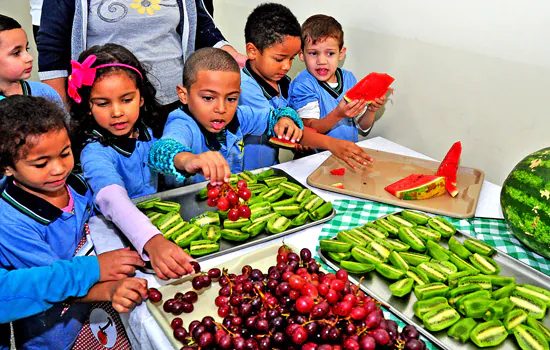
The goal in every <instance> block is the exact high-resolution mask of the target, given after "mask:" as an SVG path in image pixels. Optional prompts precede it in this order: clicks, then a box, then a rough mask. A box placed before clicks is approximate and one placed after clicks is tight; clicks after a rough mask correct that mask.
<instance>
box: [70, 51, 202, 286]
mask: <svg viewBox="0 0 550 350" xmlns="http://www.w3.org/2000/svg"><path fill="white" fill-rule="evenodd" d="M72 66H73V71H72V74H71V76H70V77H69V90H68V93H69V96H70V97H71V98H72V100H73V101H71V115H72V122H71V130H72V131H73V141H74V142H73V143H74V144H75V145H76V148H77V149H78V148H80V149H82V151H81V153H80V162H81V165H82V171H83V173H84V177H85V178H86V180H87V181H88V183H89V184H90V186H91V188H92V191H93V193H94V198H95V203H96V204H97V206H98V207H99V209H100V210H101V212H102V213H103V215H105V217H106V218H107V219H109V220H111V221H112V222H113V223H115V224H116V225H117V227H118V228H119V229H120V230H121V231H122V232H123V233H124V234H125V235H126V236H127V237H128V238H129V239H130V241H131V242H132V244H133V245H134V247H135V248H136V249H137V251H138V252H139V253H140V254H141V255H142V257H143V258H144V259H147V258H149V259H151V264H152V266H153V269H154V270H155V272H156V273H157V275H158V276H159V277H160V278H162V279H168V278H178V277H181V276H182V275H184V274H186V273H192V272H193V268H192V267H191V265H190V264H189V261H191V257H189V255H187V254H186V253H185V252H184V251H183V250H182V249H181V248H180V247H178V246H177V245H176V244H174V243H172V242H170V241H168V240H166V239H165V238H164V237H163V236H162V234H161V233H160V231H159V230H158V229H157V228H156V227H154V226H153V225H152V224H151V222H150V221H149V219H148V218H147V217H146V216H145V215H144V214H142V213H141V212H140V211H139V210H138V209H137V208H136V207H135V205H134V204H133V203H132V202H131V200H130V198H135V197H139V196H144V195H148V194H152V193H156V192H157V187H158V175H157V173H155V172H153V171H152V170H150V169H149V167H148V166H147V156H148V153H149V149H150V148H151V145H152V144H153V143H154V142H155V141H156V140H157V138H155V137H154V134H155V133H154V132H153V130H152V129H150V128H149V127H148V126H152V127H155V121H158V120H165V119H166V118H161V116H160V113H161V111H162V109H161V108H160V105H159V103H158V102H157V101H156V99H155V89H154V87H153V86H152V85H151V82H150V81H149V80H148V79H147V75H146V71H145V70H144V68H143V66H142V65H141V63H140V62H139V61H138V60H137V58H136V57H135V56H134V55H133V54H132V53H131V52H130V51H128V50H127V49H125V48H124V47H122V46H120V45H116V44H106V45H103V46H93V47H91V48H89V49H88V50H86V51H84V52H83V53H82V54H81V55H80V57H79V60H78V62H75V61H73V63H72ZM156 129H157V130H160V129H161V127H159V126H156Z"/></svg>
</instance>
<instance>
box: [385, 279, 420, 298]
mask: <svg viewBox="0 0 550 350" xmlns="http://www.w3.org/2000/svg"><path fill="white" fill-rule="evenodd" d="M413 285H414V280H413V279H412V278H403V279H402V280H399V281H397V282H395V283H392V284H390V290H391V293H392V294H393V295H394V296H396V297H402V296H405V295H407V294H409V293H410V292H411V291H412V288H413Z"/></svg>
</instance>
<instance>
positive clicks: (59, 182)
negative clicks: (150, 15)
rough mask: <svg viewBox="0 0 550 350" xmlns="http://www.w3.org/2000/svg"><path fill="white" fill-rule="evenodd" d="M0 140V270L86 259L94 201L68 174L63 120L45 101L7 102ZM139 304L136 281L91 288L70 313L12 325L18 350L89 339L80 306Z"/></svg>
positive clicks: (56, 310) (140, 285) (59, 309)
mask: <svg viewBox="0 0 550 350" xmlns="http://www.w3.org/2000/svg"><path fill="white" fill-rule="evenodd" d="M0 133H1V134H2V135H3V137H2V138H1V139H0V172H2V173H4V174H5V175H6V176H7V177H8V184H7V187H6V189H5V190H4V192H3V193H2V198H1V199H0V267H1V268H5V269H18V268H27V267H32V266H44V265H50V264H52V263H54V262H56V261H58V260H67V259H71V258H72V257H73V256H82V255H90V253H91V252H93V245H92V244H91V242H90V241H89V240H87V239H86V230H87V223H86V222H87V221H88V218H89V217H90V216H91V215H92V214H93V203H92V194H91V192H90V190H89V189H88V186H87V184H86V182H85V181H84V180H83V179H82V178H81V177H79V176H76V175H72V174H71V171H72V169H73V165H74V160H73V156H72V153H71V143H70V141H69V136H68V133H67V129H66V125H65V121H64V112H63V111H62V110H61V109H60V108H59V107H57V106H56V105H54V104H53V103H51V102H49V101H47V100H45V99H44V98H40V97H31V96H10V97H7V98H5V99H4V100H3V101H2V102H0ZM113 263H115V262H113ZM116 263H117V264H120V262H118V261H117V262H116ZM123 265H124V266H120V268H119V269H120V270H119V271H120V272H123V273H124V274H131V273H133V272H134V270H135V269H134V268H131V266H127V265H132V263H131V262H130V263H128V262H126V263H123ZM139 265H141V266H142V264H139ZM145 296H146V284H145V282H144V281H142V280H136V279H128V278H125V279H122V280H118V281H108V282H100V283H97V284H95V285H94V286H93V287H92V288H91V289H90V290H89V292H88V294H87V295H86V296H85V297H83V298H81V299H77V300H76V302H75V303H74V304H71V305H70V306H69V307H66V306H65V305H63V304H60V303H57V304H55V305H54V306H53V307H52V308H51V309H50V310H48V311H46V312H44V313H42V314H39V315H36V316H34V317H29V318H26V319H23V320H20V321H17V322H15V323H14V331H15V336H16V343H17V347H18V348H55V349H66V348H69V347H70V346H71V344H73V343H74V342H75V340H76V339H77V336H78V335H79V333H81V330H82V332H85V331H86V332H90V327H89V326H87V327H84V328H83V325H84V322H85V321H86V320H87V319H88V312H89V310H90V307H91V306H90V305H88V304H85V303H86V302H91V301H94V302H95V301H100V300H101V301H113V302H116V303H121V304H123V305H124V306H125V307H128V306H131V305H132V304H134V303H139V302H140V300H141V299H142V298H144V297H145ZM96 310H99V309H94V311H96ZM113 311H114V310H113ZM104 312H105V311H104ZM107 312H108V310H107ZM114 315H115V316H116V313H114ZM113 317H114V316H113ZM115 322H116V319H115ZM119 329H120V328H119V327H117V330H119ZM90 335H91V334H90ZM124 339H125V342H127V339H126V338H124ZM124 339H123V342H124Z"/></svg>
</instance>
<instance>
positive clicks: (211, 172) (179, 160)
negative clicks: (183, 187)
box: [174, 151, 231, 185]
mask: <svg viewBox="0 0 550 350" xmlns="http://www.w3.org/2000/svg"><path fill="white" fill-rule="evenodd" d="M174 165H175V166H176V168H177V169H180V170H185V171H186V172H188V173H192V174H195V173H201V174H202V175H203V176H204V178H205V179H207V180H210V182H211V183H212V185H221V184H223V183H224V182H229V177H230V176H231V169H230V168H229V164H227V160H225V158H224V157H223V156H222V155H221V153H220V152H213V151H208V152H204V153H201V154H192V153H185V152H182V153H179V154H178V155H176V157H174Z"/></svg>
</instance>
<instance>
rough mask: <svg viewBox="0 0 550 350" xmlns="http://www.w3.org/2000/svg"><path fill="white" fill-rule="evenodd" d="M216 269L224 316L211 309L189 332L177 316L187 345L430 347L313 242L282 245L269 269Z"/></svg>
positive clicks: (337, 349) (239, 348) (308, 349)
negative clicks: (326, 260)
mask: <svg viewBox="0 0 550 350" xmlns="http://www.w3.org/2000/svg"><path fill="white" fill-rule="evenodd" d="M212 270H217V271H213V272H212ZM212 270H210V271H208V274H206V275H204V274H203V276H209V277H213V276H218V277H219V279H218V283H219V286H220V290H219V292H218V297H217V298H216V299H215V305H216V306H217V307H218V316H220V317H221V318H223V321H222V322H221V323H217V322H215V320H214V319H213V318H212V317H209V316H207V317H205V318H203V319H202V321H198V320H196V321H193V322H191V324H190V325H189V332H187V331H186V330H185V328H183V327H182V321H181V319H179V318H175V319H174V320H173V321H172V328H173V329H174V337H175V338H176V339H178V340H179V341H181V342H182V343H183V344H184V347H183V348H182V349H183V350H192V349H236V350H243V349H259V350H267V349H275V350H276V349H288V350H298V349H303V350H369V349H395V348H398V349H405V350H423V349H425V344H424V342H423V341H421V340H420V339H419V333H418V331H417V330H416V328H415V327H414V326H411V325H409V326H406V327H404V328H403V330H402V331H401V332H399V331H398V326H397V323H396V322H394V321H391V320H385V319H384V315H383V313H382V310H381V309H380V307H379V306H380V305H379V303H378V302H377V301H376V300H374V299H372V298H371V297H370V296H366V295H365V294H364V293H363V292H362V291H361V290H359V289H358V287H357V286H355V285H352V284H350V283H349V280H348V274H347V272H346V271H344V270H339V271H338V272H336V274H333V273H327V274H325V273H324V272H321V271H320V270H319V264H318V263H317V262H316V261H315V260H314V259H312V257H311V252H310V251H309V249H302V250H301V252H300V255H298V254H296V253H294V252H292V251H290V249H288V247H286V246H282V247H281V248H280V249H279V252H278V255H277V265H276V266H272V267H270V268H269V270H268V272H267V274H264V273H262V272H261V271H260V270H258V269H254V268H252V267H251V266H249V265H246V266H244V267H243V268H242V270H241V274H239V275H237V274H230V273H228V272H227V271H225V270H224V271H223V272H222V273H220V271H219V269H212ZM210 275H212V276H210ZM201 285H202V284H201ZM183 297H185V294H184V295H183ZM174 299H176V298H174ZM171 300H172V299H171ZM172 313H173V312H172Z"/></svg>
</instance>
